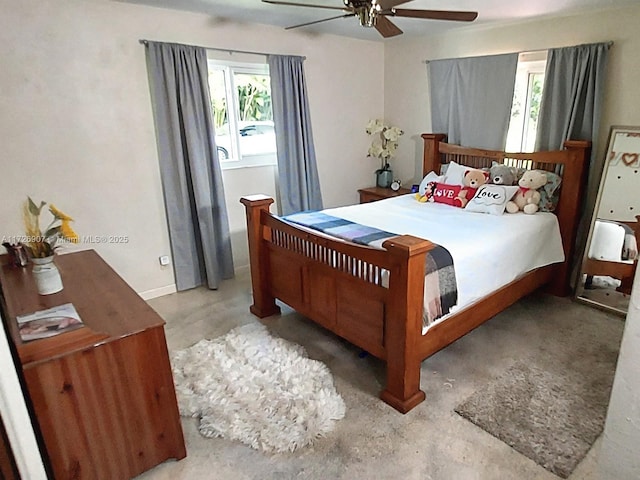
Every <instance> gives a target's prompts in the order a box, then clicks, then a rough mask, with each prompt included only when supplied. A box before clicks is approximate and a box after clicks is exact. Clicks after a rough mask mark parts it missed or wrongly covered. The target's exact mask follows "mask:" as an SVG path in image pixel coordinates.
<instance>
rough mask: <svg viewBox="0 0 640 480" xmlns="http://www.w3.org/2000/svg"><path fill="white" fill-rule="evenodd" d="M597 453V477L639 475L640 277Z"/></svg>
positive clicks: (621, 479) (615, 479)
mask: <svg viewBox="0 0 640 480" xmlns="http://www.w3.org/2000/svg"><path fill="white" fill-rule="evenodd" d="M633 283H634V285H633V291H632V293H631V301H630V304H629V313H628V314H627V320H626V323H625V327H624V335H623V337H622V345H621V346H620V355H619V357H618V366H617V369H616V377H615V380H614V382H613V391H612V393H611V401H610V403H609V411H608V413H607V421H606V424H605V427H604V437H603V440H602V447H601V450H600V459H599V462H598V464H599V468H600V478H602V479H608V480H627V479H636V478H638V477H639V476H640V455H639V454H638V445H640V348H638V344H639V343H640V275H636V278H635V281H634V282H633Z"/></svg>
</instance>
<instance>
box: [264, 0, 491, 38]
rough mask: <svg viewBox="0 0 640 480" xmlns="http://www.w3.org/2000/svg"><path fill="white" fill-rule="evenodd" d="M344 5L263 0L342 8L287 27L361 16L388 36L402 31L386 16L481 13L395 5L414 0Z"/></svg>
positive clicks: (467, 18)
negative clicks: (326, 15) (415, 8)
mask: <svg viewBox="0 0 640 480" xmlns="http://www.w3.org/2000/svg"><path fill="white" fill-rule="evenodd" d="M343 1H344V6H342V7H332V6H328V5H310V4H307V3H295V2H281V1H279V0H262V2H263V3H271V4H274V5H289V6H294V7H311V8H324V9H326V10H340V11H342V14H341V15H337V16H335V17H329V18H324V19H322V20H315V21H313V22H307V23H301V24H300V25H292V26H290V27H286V30H290V29H292V28H298V27H306V26H307V25H314V24H316V23H321V22H327V21H329V20H335V19H337V18H347V17H358V19H359V20H360V25H362V26H363V27H374V28H375V29H376V30H377V31H378V32H379V33H380V35H382V36H383V37H385V38H388V37H394V36H396V35H400V34H401V33H402V30H400V29H399V28H398V27H397V26H396V25H395V24H394V23H393V22H392V21H391V20H389V19H388V18H387V17H408V18H424V19H428V20H454V21H458V22H472V21H474V20H475V19H476V17H477V16H478V12H456V11H450V10H414V9H409V8H395V7H396V6H397V5H400V4H403V3H407V2H410V1H411V0H343Z"/></svg>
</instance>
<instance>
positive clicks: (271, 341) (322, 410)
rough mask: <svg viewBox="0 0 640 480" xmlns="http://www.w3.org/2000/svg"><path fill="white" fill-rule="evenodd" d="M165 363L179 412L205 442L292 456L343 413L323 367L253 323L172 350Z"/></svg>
mask: <svg viewBox="0 0 640 480" xmlns="http://www.w3.org/2000/svg"><path fill="white" fill-rule="evenodd" d="M171 364H172V368H173V377H174V381H175V383H176V392H177V397H178V405H179V407H180V414H181V415H183V416H189V417H196V418H199V419H200V425H199V430H200V433H201V434H202V435H204V436H205V437H224V438H228V439H233V440H239V441H241V442H243V443H245V444H247V445H249V446H251V447H252V448H255V449H257V450H258V449H262V450H266V451H270V452H293V451H294V450H295V449H297V448H300V447H304V446H306V445H309V444H311V443H312V442H313V441H314V440H315V439H316V438H318V437H322V436H324V435H325V434H326V433H328V432H330V431H331V430H332V429H333V427H334V424H335V423H336V421H337V420H340V419H341V418H343V417H344V414H345V405H344V401H343V400H342V397H341V396H340V395H339V394H338V393H337V392H336V389H335V387H334V385H333V377H332V376H331V372H330V371H329V369H328V368H327V366H326V365H324V364H323V363H322V362H319V361H317V360H311V359H309V358H307V355H306V352H305V350H304V348H303V347H301V346H300V345H295V344H293V343H291V342H288V341H286V340H284V339H282V338H275V337H273V336H272V335H271V334H270V333H269V332H268V330H267V328H266V327H265V326H264V325H262V324H259V323H252V324H249V325H244V326H241V327H237V328H234V329H233V330H231V331H230V332H229V333H227V334H226V335H223V336H222V337H219V338H216V339H214V340H201V341H199V342H198V343H196V344H195V345H193V346H191V347H189V348H187V349H184V350H180V351H177V352H175V353H173V354H172V356H171Z"/></svg>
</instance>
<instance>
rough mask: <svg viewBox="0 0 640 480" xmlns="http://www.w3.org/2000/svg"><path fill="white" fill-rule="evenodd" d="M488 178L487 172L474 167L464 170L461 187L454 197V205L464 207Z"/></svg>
mask: <svg viewBox="0 0 640 480" xmlns="http://www.w3.org/2000/svg"><path fill="white" fill-rule="evenodd" d="M488 180H489V172H484V171H482V170H478V169H476V168H474V169H471V170H467V171H466V172H464V177H463V179H462V183H463V187H462V188H461V189H460V192H459V193H458V195H457V196H456V198H455V199H454V200H455V201H454V205H456V206H457V207H461V208H464V207H465V205H466V204H467V203H468V202H469V200H471V199H472V198H473V196H474V195H475V194H476V192H477V191H478V188H480V187H481V186H482V185H484V184H485V183H487V181H488Z"/></svg>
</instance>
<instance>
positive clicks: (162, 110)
mask: <svg viewBox="0 0 640 480" xmlns="http://www.w3.org/2000/svg"><path fill="white" fill-rule="evenodd" d="M146 45H147V48H146V52H147V69H148V71H149V81H150V85H151V96H152V100H153V107H154V108H153V110H154V116H155V124H156V135H157V142H158V156H159V159H160V171H161V176H162V186H163V190H164V201H165V206H166V210H167V221H168V224H169V237H170V239H171V252H172V255H173V265H174V269H175V276H176V285H177V289H178V290H185V289H188V288H193V287H197V286H199V285H202V284H205V283H206V285H207V286H208V287H209V288H217V287H218V285H219V283H220V280H221V279H223V278H231V277H233V260H232V252H231V238H230V236H229V220H228V217H227V208H226V205H225V200H224V189H223V186H222V174H221V171H220V165H219V163H218V157H217V153H216V146H215V141H214V136H215V132H214V126H213V120H212V117H211V99H210V95H209V83H208V77H209V75H208V70H207V54H206V51H205V49H204V48H200V47H192V46H188V45H177V44H167V43H156V42H148V43H147V44H146Z"/></svg>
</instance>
